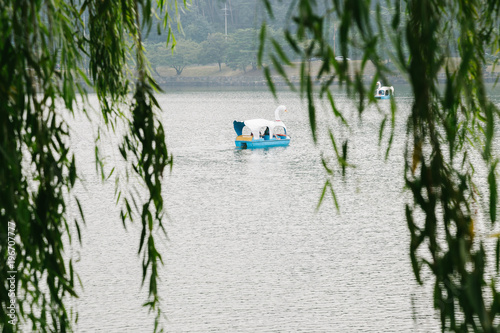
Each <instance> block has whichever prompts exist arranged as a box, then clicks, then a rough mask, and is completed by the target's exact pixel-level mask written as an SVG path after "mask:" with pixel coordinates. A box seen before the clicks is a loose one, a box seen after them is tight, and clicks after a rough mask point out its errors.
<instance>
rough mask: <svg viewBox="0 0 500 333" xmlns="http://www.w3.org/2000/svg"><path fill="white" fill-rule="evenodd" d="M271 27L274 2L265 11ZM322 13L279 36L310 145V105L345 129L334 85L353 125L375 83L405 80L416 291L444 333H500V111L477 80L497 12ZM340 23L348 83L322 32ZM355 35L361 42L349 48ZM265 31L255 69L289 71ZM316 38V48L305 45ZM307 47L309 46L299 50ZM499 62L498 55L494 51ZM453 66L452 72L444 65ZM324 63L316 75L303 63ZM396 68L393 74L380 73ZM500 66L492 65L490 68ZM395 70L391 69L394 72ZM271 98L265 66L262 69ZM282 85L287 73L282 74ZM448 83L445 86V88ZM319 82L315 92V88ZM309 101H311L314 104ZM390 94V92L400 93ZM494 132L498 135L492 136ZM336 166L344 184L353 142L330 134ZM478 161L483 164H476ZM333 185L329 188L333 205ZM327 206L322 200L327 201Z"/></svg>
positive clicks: (459, 6)
mask: <svg viewBox="0 0 500 333" xmlns="http://www.w3.org/2000/svg"><path fill="white" fill-rule="evenodd" d="M264 2H265V3H266V5H267V6H268V8H269V10H270V14H271V15H270V16H272V6H271V3H270V1H268V0H264ZM325 4H326V5H327V8H326V10H319V7H318V3H317V2H316V1H314V0H312V1H311V0H299V1H297V2H294V3H293V4H292V5H291V6H292V8H290V11H289V12H290V13H293V14H292V17H291V18H290V19H289V20H288V21H289V22H293V23H292V24H290V26H289V27H287V28H286V29H285V30H284V35H285V38H286V40H287V43H288V44H289V45H290V46H291V47H292V48H293V50H294V52H295V54H296V55H297V56H299V57H300V58H301V59H302V60H301V63H300V65H299V66H300V71H301V81H300V84H299V86H298V87H295V86H293V85H292V86H293V87H294V88H296V89H298V90H299V91H300V93H301V94H302V96H305V97H306V98H307V101H308V109H309V121H310V127H311V130H312V135H313V139H314V140H315V141H317V138H318V136H317V127H316V103H318V99H326V100H327V101H328V102H329V104H330V106H331V111H332V113H333V114H334V116H335V117H336V119H338V121H339V123H340V124H343V125H345V126H347V127H348V126H351V124H350V123H349V122H348V121H347V120H346V119H347V117H344V113H345V112H346V111H344V110H340V109H338V108H337V107H336V104H335V98H334V97H333V95H332V94H331V88H332V85H333V84H335V83H339V84H342V85H343V86H344V87H345V88H346V90H347V92H348V93H349V95H350V96H351V97H353V98H355V99H356V100H357V101H358V109H359V115H360V117H359V118H362V117H363V115H364V114H363V111H364V110H365V109H366V107H367V105H370V104H375V103H376V100H375V99H374V94H373V91H374V89H375V85H376V82H377V81H383V82H387V83H390V81H391V78H392V76H391V75H394V74H400V75H402V76H403V77H405V78H406V79H407V81H408V83H409V84H410V86H411V88H412V92H413V106H412V110H411V113H410V114H409V116H408V119H407V122H406V124H407V137H406V149H405V152H404V160H405V164H404V180H405V183H406V187H407V189H408V191H409V192H410V193H411V194H412V197H413V202H409V203H408V204H407V205H406V223H407V225H408V229H409V232H410V239H409V253H410V258H411V263H412V266H413V272H414V275H415V278H416V280H417V281H418V282H419V283H421V284H423V283H424V282H425V281H424V279H423V278H422V274H421V273H422V271H423V270H425V271H427V272H430V274H431V276H432V277H433V278H432V280H433V284H434V306H435V308H436V310H437V311H438V312H439V314H440V316H441V325H442V331H443V332H444V331H455V332H467V331H475V332H498V330H500V326H499V318H498V317H499V314H500V293H499V292H498V291H497V286H498V282H499V277H500V237H499V236H498V235H496V236H494V237H496V247H489V248H488V246H487V245H486V243H487V242H488V236H487V235H488V234H491V233H492V232H493V231H494V226H495V222H496V221H497V208H498V190H497V189H498V181H497V175H498V170H497V165H498V161H499V160H498V156H495V154H494V149H493V142H494V141H493V139H494V134H495V133H496V132H497V133H498V130H497V128H496V127H495V125H497V124H498V121H499V116H500V111H499V109H498V107H497V106H495V104H494V103H492V102H491V101H490V100H489V98H488V93H487V89H486V86H485V82H484V79H483V74H484V73H483V68H484V64H485V61H487V59H485V53H487V52H488V50H491V49H493V50H499V46H500V43H499V29H498V27H499V26H500V25H499V23H500V22H499V18H500V2H498V1H476V0H472V1H433V0H406V1H399V0H394V1H387V2H384V5H385V4H387V7H386V8H382V6H381V5H382V2H378V1H376V2H371V1H345V2H343V1H337V0H332V1H327V2H325ZM332 20H335V22H336V23H338V35H337V42H338V46H339V49H338V51H337V54H339V53H340V54H342V55H343V56H344V57H346V56H347V55H348V54H349V52H350V51H351V50H358V52H360V53H361V54H362V57H361V59H362V62H361V66H360V67H359V69H357V72H356V73H355V74H354V75H351V74H350V73H351V72H350V65H349V62H348V61H345V60H344V61H342V60H341V61H337V60H336V59H335V54H334V51H333V48H332V45H331V41H330V40H329V39H330V38H328V36H327V34H326V33H325V31H326V29H324V27H325V26H328V25H329V24H331V21H332ZM353 35H356V36H355V37H356V38H352V36H353ZM265 36H266V25H265V24H264V25H263V27H262V29H261V47H260V51H259V62H260V64H263V63H264V58H263V55H264V52H263V50H264V49H265V48H268V47H270V49H271V50H272V52H271V59H272V60H273V64H274V63H275V62H277V60H280V61H281V62H283V63H286V64H289V65H292V64H291V62H290V61H289V59H288V57H287V56H286V55H285V53H284V52H283V51H282V49H281V47H280V45H279V44H278V43H272V44H270V45H267V43H266V42H265ZM307 39H311V41H312V43H309V44H303V41H305V40H307ZM304 45H306V47H304ZM497 52H498V51H497ZM453 55H459V60H458V66H457V65H454V64H452V62H451V61H448V59H449V58H450V57H451V56H453ZM311 57H319V58H321V59H322V61H323V63H322V66H321V68H320V69H319V71H318V72H311V68H310V67H309V64H308V62H307V59H309V58H311ZM387 58H389V59H391V63H392V64H394V66H395V67H396V68H395V69H394V68H393V69H391V68H389V67H387V66H386V65H385V62H384V61H382V60H384V59H387ZM368 60H371V61H372V63H373V64H374V65H375V75H374V76H373V78H371V76H368V75H366V76H365V75H364V74H365V71H366V66H365V65H366V63H367V61H368ZM497 61H498V60H497ZM391 66H393V65H391ZM264 72H265V74H266V76H267V77H268V81H269V83H270V87H271V90H272V91H273V92H275V89H274V85H273V84H272V78H271V76H270V75H269V73H270V69H269V67H266V66H265V67H264ZM283 76H284V77H285V78H287V77H286V73H285V72H283ZM440 78H441V79H442V80H443V82H442V84H440V80H439V79H440ZM314 82H321V83H320V84H319V87H317V89H318V90H315V88H314V86H313V83H314ZM316 91H317V92H318V94H316ZM396 91H397V90H396ZM396 116H398V112H397V108H396V103H395V102H394V100H392V101H391V114H390V115H388V116H386V117H385V119H384V120H383V121H382V122H381V124H380V129H379V137H380V142H384V141H386V142H387V144H388V147H389V148H388V149H387V154H389V153H390V147H391V144H392V142H393V138H394V135H393V134H394V128H395V125H394V124H395V118H396ZM495 131H496V132H495ZM329 137H330V144H331V147H332V150H333V151H334V153H335V156H336V158H335V159H334V160H335V162H334V163H331V162H330V161H329V160H326V159H325V160H324V161H323V162H324V166H325V170H326V172H327V174H328V175H329V176H330V177H332V178H333V177H336V176H337V175H344V176H345V175H348V173H349V166H350V165H351V161H350V160H348V152H349V149H352V147H350V146H349V137H348V136H342V134H341V133H333V132H331V131H330V133H329ZM475 153H476V155H478V156H482V161H480V162H478V161H477V160H474V158H473V157H472V156H473V155H474V154H475ZM479 164H482V166H484V167H486V169H487V170H488V172H487V176H486V178H487V179H484V180H483V179H480V181H484V183H485V184H488V185H487V186H486V188H483V187H481V186H479V185H477V184H475V182H474V179H475V177H478V175H477V174H475V170H477V169H478V168H477V167H478V165H479ZM332 182H333V180H332V179H329V180H328V181H327V182H326V184H325V187H324V191H323V196H324V195H325V192H326V191H331V193H332V196H333V198H335V192H334V188H333V187H332ZM323 196H322V197H323ZM482 200H484V201H485V202H487V205H486V207H484V211H485V216H487V218H486V219H487V220H488V221H485V223H484V228H485V229H486V232H482V233H478V232H477V225H478V224H482V223H479V222H480V221H478V220H477V219H478V215H476V213H475V210H476V208H477V209H481V205H480V202H481V201H482Z"/></svg>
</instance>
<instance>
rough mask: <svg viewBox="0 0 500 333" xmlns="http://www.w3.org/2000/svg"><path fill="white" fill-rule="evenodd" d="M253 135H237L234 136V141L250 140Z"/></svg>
mask: <svg viewBox="0 0 500 333" xmlns="http://www.w3.org/2000/svg"><path fill="white" fill-rule="evenodd" d="M252 139H253V136H252V135H238V136H237V137H236V141H252Z"/></svg>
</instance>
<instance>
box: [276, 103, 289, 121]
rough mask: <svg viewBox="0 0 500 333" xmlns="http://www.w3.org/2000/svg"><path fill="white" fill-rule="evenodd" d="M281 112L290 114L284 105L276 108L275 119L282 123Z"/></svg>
mask: <svg viewBox="0 0 500 333" xmlns="http://www.w3.org/2000/svg"><path fill="white" fill-rule="evenodd" d="M281 111H284V112H288V111H287V109H286V106H284V105H280V106H278V107H277V108H276V110H275V111H274V117H275V120H276V121H281V119H280V112H281Z"/></svg>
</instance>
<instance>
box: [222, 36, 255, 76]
mask: <svg viewBox="0 0 500 333" xmlns="http://www.w3.org/2000/svg"><path fill="white" fill-rule="evenodd" d="M257 38H258V34H257V30H255V29H240V30H238V31H236V32H235V33H234V34H231V40H230V42H229V45H228V48H227V58H226V64H227V65H228V66H229V67H230V68H232V69H234V70H236V69H241V70H243V72H245V73H246V68H247V66H248V65H251V66H252V69H253V70H255V69H256V68H257V66H256V65H257V57H256V53H257V48H258V46H257V40H258V39H257Z"/></svg>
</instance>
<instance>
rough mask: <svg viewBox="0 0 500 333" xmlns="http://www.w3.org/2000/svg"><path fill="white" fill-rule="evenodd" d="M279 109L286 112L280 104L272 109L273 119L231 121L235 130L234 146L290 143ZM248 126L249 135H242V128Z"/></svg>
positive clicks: (281, 145)
mask: <svg viewBox="0 0 500 333" xmlns="http://www.w3.org/2000/svg"><path fill="white" fill-rule="evenodd" d="M281 111H284V112H287V109H286V107H285V106H284V105H280V106H278V107H277V108H276V110H275V111H274V118H275V120H274V121H271V120H266V119H250V120H245V121H236V120H235V121H233V126H234V131H235V132H236V135H237V137H236V140H235V141H234V142H235V144H236V148H243V149H245V148H250V149H252V148H269V147H285V146H288V145H289V144H290V137H289V136H288V135H287V131H286V126H285V124H284V123H283V122H282V121H281V119H280V113H281ZM245 127H246V128H248V129H249V130H250V135H243V129H244V128H245Z"/></svg>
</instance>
